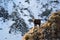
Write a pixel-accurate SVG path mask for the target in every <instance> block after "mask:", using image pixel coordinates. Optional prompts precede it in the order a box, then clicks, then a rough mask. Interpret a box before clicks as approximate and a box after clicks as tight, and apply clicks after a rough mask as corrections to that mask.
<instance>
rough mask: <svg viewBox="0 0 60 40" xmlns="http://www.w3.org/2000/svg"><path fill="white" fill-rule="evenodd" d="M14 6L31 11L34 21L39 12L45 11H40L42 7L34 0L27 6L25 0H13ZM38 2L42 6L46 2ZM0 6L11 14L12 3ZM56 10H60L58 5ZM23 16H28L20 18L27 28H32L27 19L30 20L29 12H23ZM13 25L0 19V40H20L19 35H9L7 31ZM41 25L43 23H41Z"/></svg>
mask: <svg viewBox="0 0 60 40" xmlns="http://www.w3.org/2000/svg"><path fill="white" fill-rule="evenodd" d="M13 1H14V2H15V3H16V5H19V7H20V8H28V9H30V10H31V11H32V13H33V14H32V15H34V17H35V18H36V19H38V16H37V15H38V14H39V13H41V11H40V10H43V11H45V9H44V8H43V9H41V7H42V5H41V4H40V3H37V2H36V0H29V1H30V4H28V3H27V2H26V3H25V0H13ZM19 2H21V4H19ZM40 2H43V4H45V3H47V1H46V0H40ZM0 4H1V6H3V7H5V8H6V7H7V8H6V9H7V10H8V12H9V14H11V12H12V11H13V3H12V1H9V2H7V3H6V4H7V6H6V5H4V3H0ZM49 8H51V6H49ZM56 9H60V4H58V6H57V8H56ZM56 9H53V10H56ZM23 12H24V14H27V15H28V16H23V15H22V13H20V12H19V13H20V14H21V17H22V18H23V19H24V20H25V22H26V24H28V26H29V28H31V27H33V23H31V24H29V22H28V19H31V17H29V12H28V11H27V10H23ZM13 23H14V21H11V20H9V21H6V22H3V21H2V18H0V28H2V30H0V40H22V36H21V34H17V35H14V34H9V33H8V31H9V29H10V26H11V25H12V24H13ZM42 23H43V21H42Z"/></svg>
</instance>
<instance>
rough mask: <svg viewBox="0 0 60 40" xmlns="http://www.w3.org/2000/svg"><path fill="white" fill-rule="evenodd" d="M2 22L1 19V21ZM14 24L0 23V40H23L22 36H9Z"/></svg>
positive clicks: (10, 22)
mask: <svg viewBox="0 0 60 40" xmlns="http://www.w3.org/2000/svg"><path fill="white" fill-rule="evenodd" d="M0 20H1V19H0ZM13 23H14V21H11V20H9V21H7V22H2V21H0V28H2V30H0V40H22V36H21V34H17V35H14V34H9V29H10V28H9V27H10V26H11V25H12V24H13Z"/></svg>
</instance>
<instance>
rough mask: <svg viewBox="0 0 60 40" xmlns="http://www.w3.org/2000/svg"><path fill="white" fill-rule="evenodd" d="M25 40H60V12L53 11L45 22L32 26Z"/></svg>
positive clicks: (24, 37)
mask: <svg viewBox="0 0 60 40" xmlns="http://www.w3.org/2000/svg"><path fill="white" fill-rule="evenodd" d="M23 40H60V12H59V11H58V12H54V13H51V15H50V16H49V18H48V20H47V21H46V22H45V23H44V24H42V25H41V26H40V27H39V26H35V27H33V28H31V29H30V30H29V31H28V32H27V33H26V34H25V35H24V36H23Z"/></svg>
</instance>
